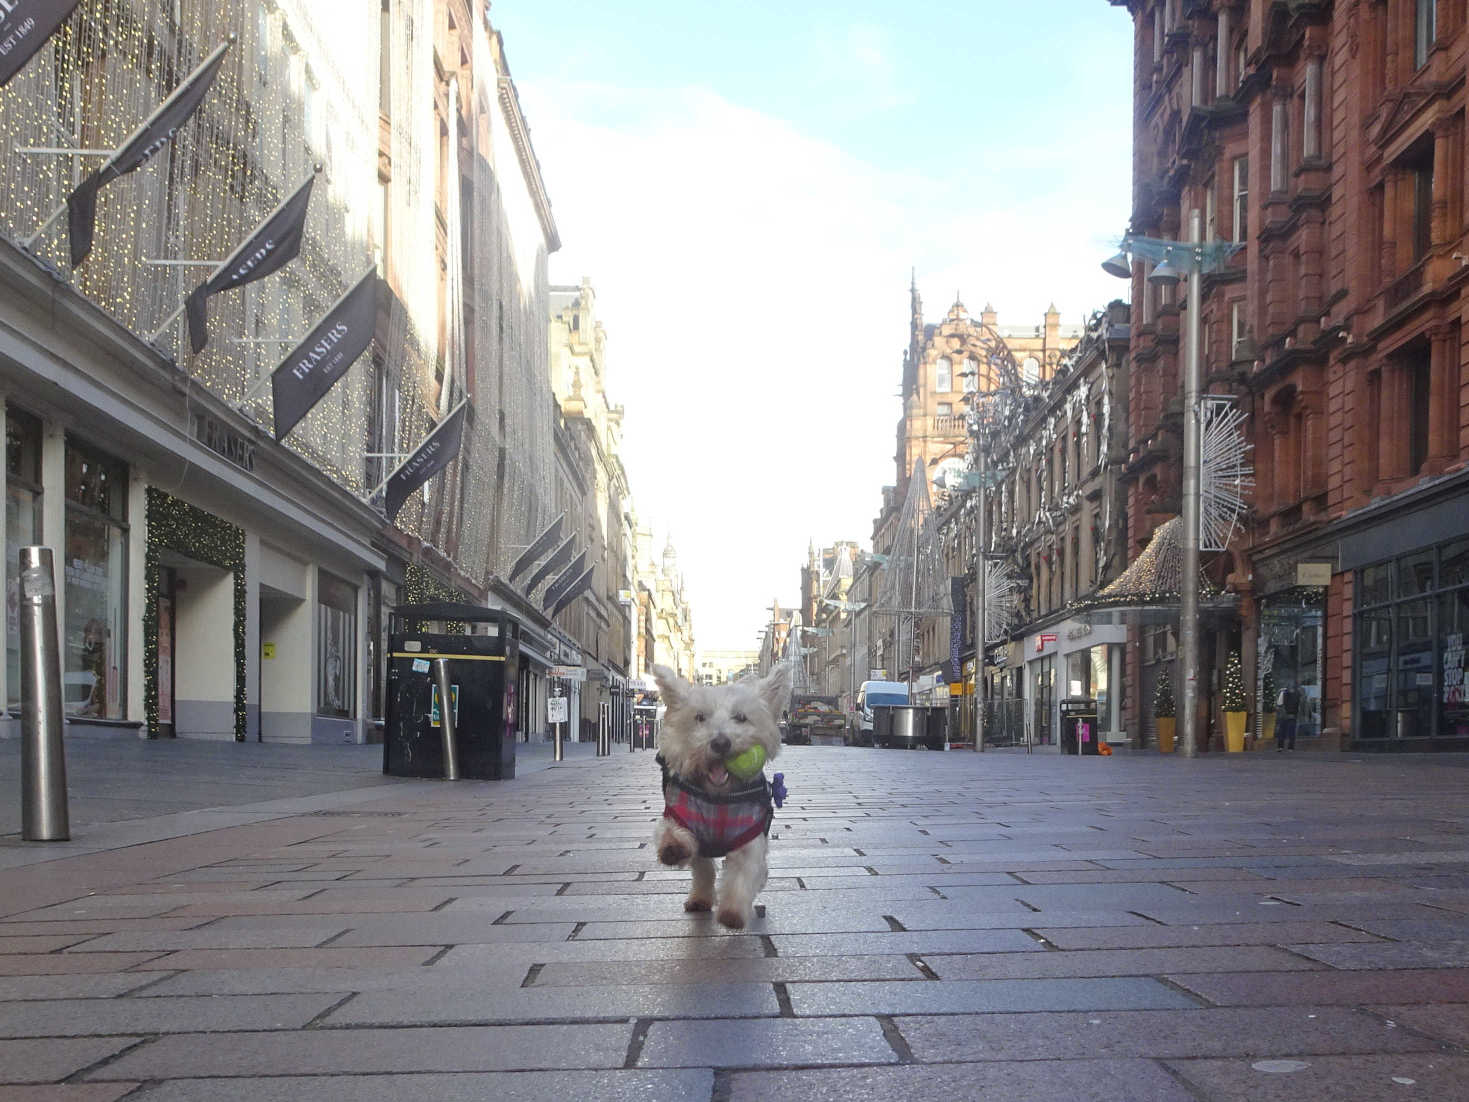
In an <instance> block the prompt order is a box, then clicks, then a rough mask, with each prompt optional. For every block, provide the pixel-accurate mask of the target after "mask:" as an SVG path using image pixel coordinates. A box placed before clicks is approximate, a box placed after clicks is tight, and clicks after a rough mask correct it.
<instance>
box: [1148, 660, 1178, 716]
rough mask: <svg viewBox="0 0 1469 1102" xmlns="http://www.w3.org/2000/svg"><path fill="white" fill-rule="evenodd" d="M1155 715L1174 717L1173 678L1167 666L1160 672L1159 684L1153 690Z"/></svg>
mask: <svg viewBox="0 0 1469 1102" xmlns="http://www.w3.org/2000/svg"><path fill="white" fill-rule="evenodd" d="M1153 715H1154V716H1156V717H1157V718H1158V719H1172V718H1173V715H1174V703H1173V679H1172V678H1170V677H1169V676H1168V669H1167V667H1164V669H1163V670H1162V671H1161V672H1160V673H1159V674H1158V685H1157V688H1155V689H1154V690H1153Z"/></svg>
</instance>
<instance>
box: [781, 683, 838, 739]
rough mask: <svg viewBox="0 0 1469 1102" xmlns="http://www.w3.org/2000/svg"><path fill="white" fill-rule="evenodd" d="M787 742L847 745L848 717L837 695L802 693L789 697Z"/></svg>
mask: <svg viewBox="0 0 1469 1102" xmlns="http://www.w3.org/2000/svg"><path fill="white" fill-rule="evenodd" d="M786 741H787V742H789V743H793V744H794V743H804V744H805V745H807V746H811V745H818V746H823V745H824V746H844V745H846V741H847V718H846V716H844V715H842V708H841V705H840V704H839V703H838V701H837V698H836V697H834V696H815V695H812V694H805V693H798V694H797V695H795V696H794V697H792V698H791V718H790V722H789V726H788V728H787V731H786Z"/></svg>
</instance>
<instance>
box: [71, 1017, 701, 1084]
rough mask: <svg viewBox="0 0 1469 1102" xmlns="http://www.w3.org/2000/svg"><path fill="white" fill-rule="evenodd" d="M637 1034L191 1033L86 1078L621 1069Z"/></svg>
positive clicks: (493, 1029) (557, 1029)
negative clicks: (203, 1039) (202, 1038)
mask: <svg viewBox="0 0 1469 1102" xmlns="http://www.w3.org/2000/svg"><path fill="white" fill-rule="evenodd" d="M632 1033H633V1027H632V1025H630V1024H628V1025H598V1024H578V1025H536V1026H482V1027H449V1028H442V1029H440V1028H407V1029H316V1030H303V1031H298V1032H284V1031H272V1032H267V1033H221V1034H215V1035H214V1036H212V1037H211V1038H210V1039H209V1043H208V1044H201V1043H200V1042H199V1039H198V1038H197V1037H191V1036H187V1035H182V1036H166V1037H161V1038H159V1039H158V1040H156V1041H151V1042H149V1043H148V1044H146V1045H144V1046H142V1047H141V1048H138V1049H134V1050H133V1051H132V1052H129V1053H128V1054H126V1055H125V1056H123V1057H122V1058H121V1059H119V1060H116V1061H114V1062H113V1063H110V1064H107V1065H105V1066H103V1067H101V1068H97V1069H95V1070H93V1071H91V1072H89V1073H88V1074H87V1076H86V1078H88V1079H139V1080H150V1079H195V1078H214V1077H218V1076H262V1077H268V1076H282V1075H284V1076H290V1075H373V1074H378V1075H382V1074H395V1075H399V1074H404V1073H408V1072H415V1071H423V1072H439V1073H442V1072H463V1071H511V1070H518V1069H524V1070H539V1069H556V1068H620V1067H622V1065H623V1061H624V1059H625V1058H626V1055H627V1048H628V1042H629V1041H630V1040H631V1039H632ZM706 1066H707V1065H706Z"/></svg>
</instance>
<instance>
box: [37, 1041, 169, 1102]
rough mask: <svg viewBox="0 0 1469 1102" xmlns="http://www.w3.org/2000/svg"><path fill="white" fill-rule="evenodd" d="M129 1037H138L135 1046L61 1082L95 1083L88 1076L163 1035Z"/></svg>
mask: <svg viewBox="0 0 1469 1102" xmlns="http://www.w3.org/2000/svg"><path fill="white" fill-rule="evenodd" d="M128 1036H132V1037H136V1038H137V1040H136V1042H135V1043H133V1044H131V1045H128V1046H127V1047H125V1048H122V1049H119V1050H118V1051H117V1052H109V1053H108V1054H107V1055H106V1056H103V1057H102V1058H101V1059H100V1060H93V1061H92V1062H91V1063H90V1064H88V1065H87V1066H86V1067H82V1068H77V1069H76V1071H74V1072H72V1073H71V1074H70V1075H68V1076H66V1078H64V1079H62V1080H61V1082H62V1083H91V1082H94V1080H91V1079H88V1078H87V1076H89V1075H91V1074H92V1073H93V1072H96V1071H101V1070H102V1069H103V1068H105V1067H106V1066H107V1065H108V1064H111V1063H115V1062H116V1061H118V1060H121V1059H122V1058H123V1057H124V1056H127V1055H128V1054H129V1053H133V1052H137V1051H138V1049H140V1048H142V1047H143V1046H144V1045H148V1044H152V1043H153V1042H154V1041H156V1040H158V1039H159V1038H160V1037H162V1036H163V1035H162V1034H160V1033H142V1034H140V1033H133V1034H128ZM39 1089H40V1090H45V1089H46V1088H45V1086H41V1087H40V1088H39ZM129 1093H131V1092H129Z"/></svg>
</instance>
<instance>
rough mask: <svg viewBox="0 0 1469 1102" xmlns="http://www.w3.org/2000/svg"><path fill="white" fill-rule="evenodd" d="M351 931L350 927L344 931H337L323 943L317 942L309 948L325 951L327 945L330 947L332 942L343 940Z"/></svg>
mask: <svg viewBox="0 0 1469 1102" xmlns="http://www.w3.org/2000/svg"><path fill="white" fill-rule="evenodd" d="M352 930H353V927H351V926H348V927H347V928H346V929H345V930H338V931H337V932H336V933H334V934H332V935H331V936H330V937H328V938H327V939H326V940H325V941H319V942H317V943H316V944H315V945H313V946H311V948H313V949H325V948H326V947H327V946H328V945H330V944H331V943H332V942H334V941H336V940H337V939H338V938H344V937H346V936H347V935H348V934H350V933H351V932H352Z"/></svg>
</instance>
